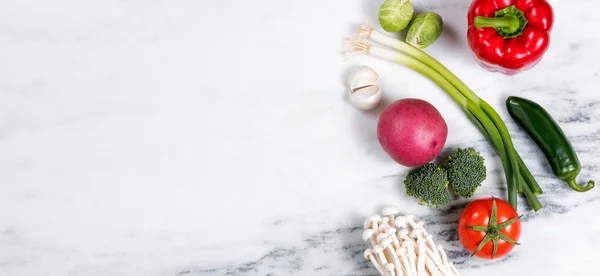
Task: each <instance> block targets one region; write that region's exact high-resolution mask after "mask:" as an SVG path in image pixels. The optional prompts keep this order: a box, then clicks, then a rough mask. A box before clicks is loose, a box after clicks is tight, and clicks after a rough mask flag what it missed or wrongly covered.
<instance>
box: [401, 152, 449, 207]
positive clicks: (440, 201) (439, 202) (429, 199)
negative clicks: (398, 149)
mask: <svg viewBox="0 0 600 276" xmlns="http://www.w3.org/2000/svg"><path fill="white" fill-rule="evenodd" d="M404 184H405V186H406V193H407V194H408V195H410V196H412V197H415V198H416V199H418V200H419V204H421V205H428V206H430V207H441V206H444V205H447V204H448V202H450V196H451V195H450V192H449V191H448V176H447V174H446V170H444V169H442V168H440V167H439V166H438V165H436V164H432V163H428V164H425V165H423V166H422V167H420V168H417V169H413V170H412V171H410V172H409V173H408V175H407V176H406V179H405V180H404Z"/></svg>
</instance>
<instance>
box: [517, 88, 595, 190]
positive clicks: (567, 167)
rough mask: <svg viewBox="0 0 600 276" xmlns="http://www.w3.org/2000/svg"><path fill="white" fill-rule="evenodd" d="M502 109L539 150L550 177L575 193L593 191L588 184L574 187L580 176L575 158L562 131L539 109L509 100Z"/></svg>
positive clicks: (528, 101) (524, 100)
mask: <svg viewBox="0 0 600 276" xmlns="http://www.w3.org/2000/svg"><path fill="white" fill-rule="evenodd" d="M506 108H508V113H509V114H510V116H511V117H512V118H513V119H514V120H515V122H517V124H518V125H519V126H521V128H523V129H524V130H525V132H527V134H529V136H530V137H531V138H532V139H533V141H535V143H536V144H537V145H538V147H540V149H541V150H542V152H543V153H544V155H545V156H546V159H548V162H549V163H550V167H552V172H553V173H554V175H556V176H557V177H558V178H560V179H561V180H563V181H565V182H567V184H569V186H570V187H571V188H572V189H573V190H575V191H578V192H585V191H589V190H591V189H592V188H594V181H592V180H590V181H589V182H588V183H587V185H586V186H579V185H578V184H577V182H576V178H577V175H579V173H580V172H581V165H580V163H579V158H577V154H576V153H575V150H573V146H571V143H570V142H569V140H568V139H567V137H566V136H565V134H564V133H563V131H562V130H561V129H560V127H559V126H558V124H557V123H556V122H555V121H554V119H552V117H551V116H550V114H548V112H547V111H546V110H545V109H544V108H543V107H541V106H540V105H539V104H537V103H535V102H533V101H530V100H527V99H523V98H519V97H512V96H511V97H508V99H507V100H506Z"/></svg>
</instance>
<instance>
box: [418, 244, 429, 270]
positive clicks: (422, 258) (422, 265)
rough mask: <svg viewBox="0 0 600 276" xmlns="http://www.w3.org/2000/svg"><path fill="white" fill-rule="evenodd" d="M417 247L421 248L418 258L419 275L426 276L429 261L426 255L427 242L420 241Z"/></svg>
mask: <svg viewBox="0 0 600 276" xmlns="http://www.w3.org/2000/svg"><path fill="white" fill-rule="evenodd" d="M417 247H418V248H419V253H418V254H419V255H418V256H417V273H419V275H422V274H425V260H427V256H426V254H425V242H424V241H423V239H419V240H418V243H417Z"/></svg>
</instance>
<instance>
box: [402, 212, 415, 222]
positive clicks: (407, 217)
mask: <svg viewBox="0 0 600 276" xmlns="http://www.w3.org/2000/svg"><path fill="white" fill-rule="evenodd" d="M404 217H405V218H406V221H414V220H415V218H416V217H415V215H413V214H408V215H406V216H404Z"/></svg>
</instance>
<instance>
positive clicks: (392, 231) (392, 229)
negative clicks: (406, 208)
mask: <svg viewBox="0 0 600 276" xmlns="http://www.w3.org/2000/svg"><path fill="white" fill-rule="evenodd" d="M384 231H385V233H386V234H388V235H394V234H396V231H398V230H397V229H396V227H388V228H386V229H384Z"/></svg>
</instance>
